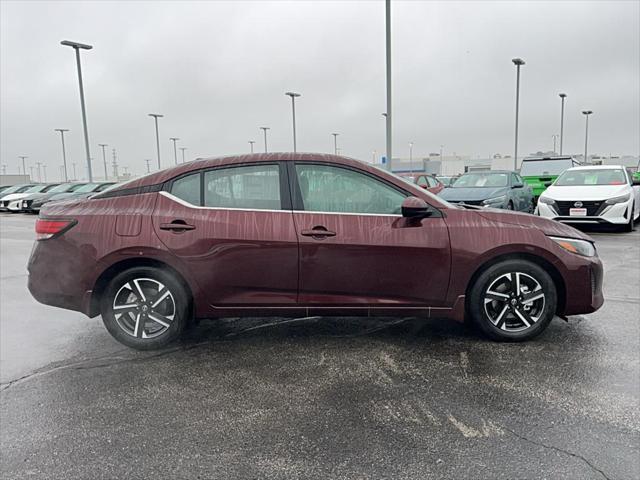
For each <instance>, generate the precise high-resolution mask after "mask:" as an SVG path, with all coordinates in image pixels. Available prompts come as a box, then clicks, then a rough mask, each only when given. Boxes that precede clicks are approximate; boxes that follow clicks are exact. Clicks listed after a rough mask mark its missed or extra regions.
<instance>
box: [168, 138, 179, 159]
mask: <svg viewBox="0 0 640 480" xmlns="http://www.w3.org/2000/svg"><path fill="white" fill-rule="evenodd" d="M169 140H171V141H172V142H173V159H174V161H175V162H176V165H177V164H178V151H177V150H176V142H177V141H178V140H180V139H179V138H178V137H171V138H170V139H169Z"/></svg>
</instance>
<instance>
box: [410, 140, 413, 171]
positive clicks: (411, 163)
mask: <svg viewBox="0 0 640 480" xmlns="http://www.w3.org/2000/svg"><path fill="white" fill-rule="evenodd" d="M409 170H410V171H411V173H413V142H409Z"/></svg>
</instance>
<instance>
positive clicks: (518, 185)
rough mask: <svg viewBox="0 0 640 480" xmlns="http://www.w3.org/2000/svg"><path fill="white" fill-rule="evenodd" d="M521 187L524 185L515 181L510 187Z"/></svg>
mask: <svg viewBox="0 0 640 480" xmlns="http://www.w3.org/2000/svg"><path fill="white" fill-rule="evenodd" d="M523 187H524V185H523V184H522V183H516V184H514V185H513V187H511V188H523Z"/></svg>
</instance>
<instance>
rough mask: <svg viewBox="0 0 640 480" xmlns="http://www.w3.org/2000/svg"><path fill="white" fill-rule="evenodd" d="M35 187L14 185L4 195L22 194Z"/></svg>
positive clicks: (4, 191)
mask: <svg viewBox="0 0 640 480" xmlns="http://www.w3.org/2000/svg"><path fill="white" fill-rule="evenodd" d="M31 187H33V185H14V186H13V187H9V188H7V189H5V190H3V191H2V195H8V194H10V193H22V192H24V191H25V190H26V189H28V188H31Z"/></svg>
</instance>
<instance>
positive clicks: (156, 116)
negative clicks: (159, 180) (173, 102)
mask: <svg viewBox="0 0 640 480" xmlns="http://www.w3.org/2000/svg"><path fill="white" fill-rule="evenodd" d="M149 116H150V117H153V119H154V120H155V122H156V150H157V152H158V170H160V169H161V168H162V167H160V136H159V135H158V119H159V118H162V117H164V115H160V114H159V113H150V114H149Z"/></svg>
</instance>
